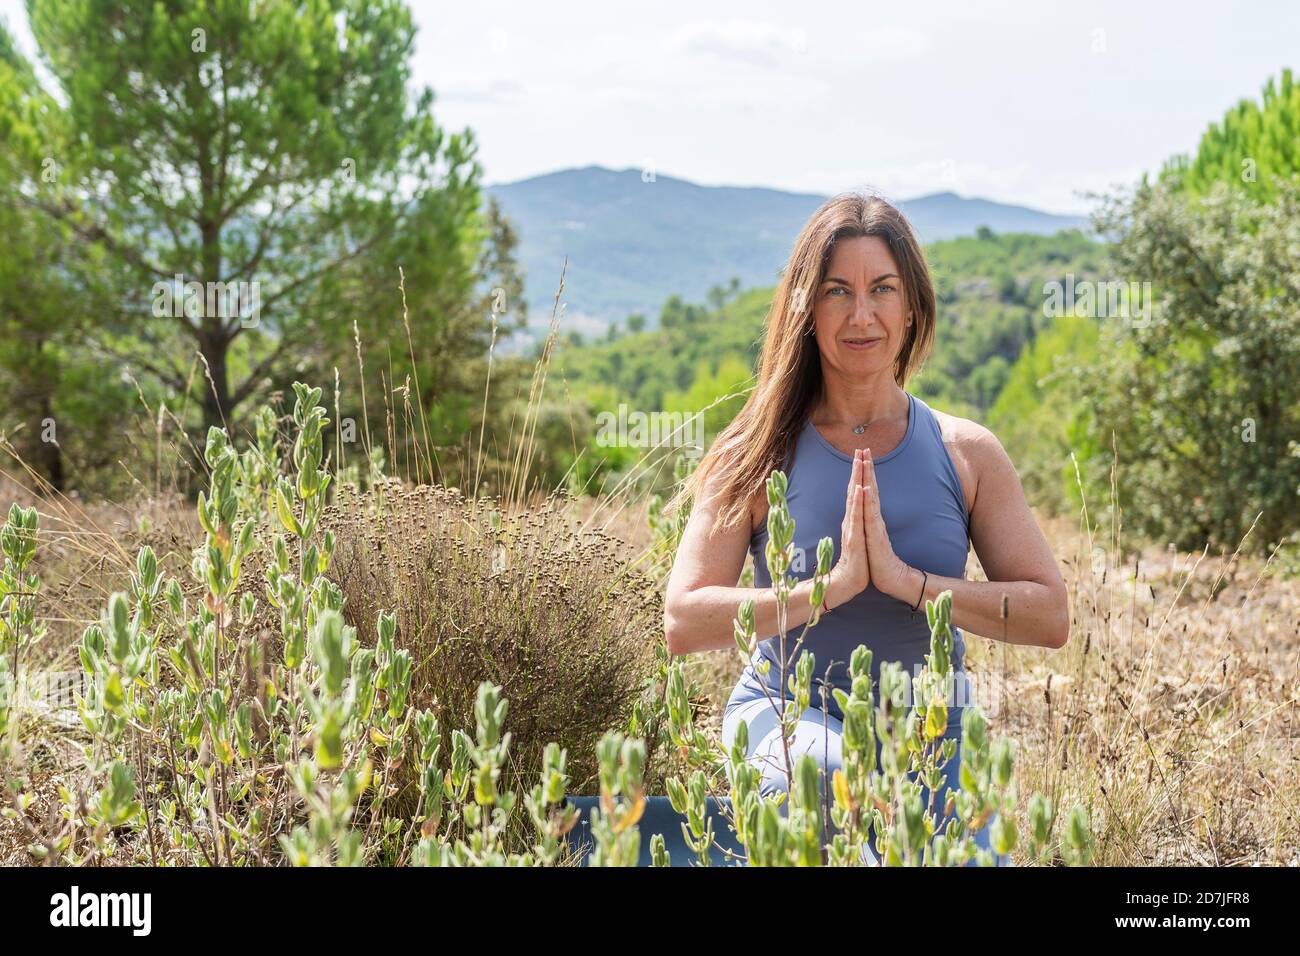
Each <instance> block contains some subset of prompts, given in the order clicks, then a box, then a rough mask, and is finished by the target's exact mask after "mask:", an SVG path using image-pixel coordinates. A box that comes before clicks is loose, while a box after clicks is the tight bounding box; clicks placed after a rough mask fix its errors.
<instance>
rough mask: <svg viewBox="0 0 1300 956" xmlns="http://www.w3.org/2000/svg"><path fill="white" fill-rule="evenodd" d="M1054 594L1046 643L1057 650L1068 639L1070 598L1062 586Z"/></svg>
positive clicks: (1066, 642)
mask: <svg viewBox="0 0 1300 956" xmlns="http://www.w3.org/2000/svg"><path fill="white" fill-rule="evenodd" d="M1054 596H1055V598H1056V600H1055V601H1054V603H1053V605H1052V611H1053V616H1052V626H1051V627H1050V628H1048V633H1047V641H1046V645H1047V646H1048V647H1050V648H1052V649H1053V650H1058V651H1059V650H1060V649H1061V648H1063V647H1065V645H1066V644H1068V643H1069V641H1070V598H1069V595H1068V594H1067V593H1066V591H1065V589H1064V588H1062V589H1061V590H1060V591H1059V592H1057V593H1056V594H1055V595H1054Z"/></svg>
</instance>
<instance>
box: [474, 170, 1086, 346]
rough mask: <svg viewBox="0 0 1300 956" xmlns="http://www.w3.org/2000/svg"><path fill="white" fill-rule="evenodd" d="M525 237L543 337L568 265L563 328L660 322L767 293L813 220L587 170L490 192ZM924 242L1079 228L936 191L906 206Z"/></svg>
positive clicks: (798, 204) (529, 292)
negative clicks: (671, 308)
mask: <svg viewBox="0 0 1300 956" xmlns="http://www.w3.org/2000/svg"><path fill="white" fill-rule="evenodd" d="M488 192H489V193H490V194H491V195H493V196H495V197H496V198H497V199H498V200H499V201H500V203H501V206H502V208H503V209H504V210H505V212H506V214H507V216H509V218H510V219H511V220H512V221H513V222H514V224H515V226H516V227H517V228H518V230H519V233H520V245H519V260H520V264H521V265H522V266H523V268H524V270H525V272H526V284H527V288H526V297H527V299H528V303H529V313H530V325H531V326H532V327H533V328H534V329H538V328H541V327H544V326H545V324H546V322H547V321H549V318H550V313H551V304H552V302H553V300H554V296H555V290H556V287H557V285H558V283H559V278H560V267H561V264H562V263H563V262H564V257H565V256H566V255H567V256H568V259H569V262H568V270H567V272H566V276H565V282H564V285H565V295H564V298H563V300H562V301H564V302H565V303H567V305H566V311H565V323H564V325H565V329H566V330H574V331H579V332H583V333H587V334H591V333H599V332H602V331H603V330H604V329H605V328H606V327H607V326H608V325H609V324H610V323H612V322H618V321H622V320H623V319H625V318H626V317H627V316H628V315H629V314H631V313H633V312H640V313H642V314H644V315H645V316H647V318H648V319H649V321H650V323H651V324H653V323H654V321H655V318H656V316H657V315H658V314H659V308H660V306H661V305H662V303H663V301H664V300H665V299H666V298H668V296H670V295H672V294H674V293H677V294H679V295H681V296H682V297H683V298H684V299H686V300H687V301H692V302H698V301H703V300H704V298H705V295H706V293H707V292H708V290H709V289H710V288H712V287H713V286H715V285H726V284H727V283H729V282H730V280H731V279H732V278H733V277H734V278H737V279H739V280H740V285H741V287H745V288H747V287H751V286H769V285H772V284H774V283H775V281H776V278H777V273H778V271H779V270H780V269H781V267H782V266H783V265H784V263H785V260H786V257H787V256H788V255H789V253H790V246H791V244H792V243H793V242H794V238H795V236H796V234H797V233H798V231H799V229H800V227H801V226H802V225H803V224H804V222H806V221H807V219H808V216H809V215H811V214H812V212H813V211H814V210H815V209H816V208H817V207H818V206H819V205H821V203H822V202H824V201H825V199H826V197H825V196H820V195H816V194H813V193H791V192H783V191H781V190H779V189H761V188H753V187H738V186H701V185H699V184H697V183H692V182H688V181H687V180H684V179H676V178H673V177H671V176H663V175H656V176H655V177H654V178H653V179H652V180H651V181H645V179H643V177H642V172H641V170H639V169H622V170H614V169H605V168H603V167H600V166H587V167H584V168H582V169H565V170H560V171H558V172H554V173H547V174H545V175H542V176H534V177H532V178H530V179H523V180H520V181H518V182H514V183H506V184H502V185H495V186H490V187H488ZM900 206H901V208H902V209H903V211H904V212H905V213H906V214H907V216H908V217H909V218H910V219H911V221H912V224H913V226H915V228H916V230H917V232H918V233H919V234H920V236H921V239H922V240H923V241H925V242H932V241H934V240H939V239H949V238H953V237H957V236H965V235H973V234H974V233H975V232H976V230H977V229H978V228H979V227H980V226H988V227H989V228H990V229H992V230H993V231H994V232H999V233H1000V232H1031V233H1038V234H1051V233H1055V232H1057V231H1059V230H1062V229H1071V228H1077V227H1081V226H1082V225H1083V220H1082V219H1079V218H1077V217H1072V216H1057V215H1052V214H1050V213H1045V212H1040V211H1038V210H1036V209H1028V208H1025V207H1022V206H1010V205H1006V204H1003V203H996V202H990V201H989V200H985V199H966V198H963V197H961V196H958V195H956V194H955V193H950V192H944V193H935V194H933V195H929V196H920V197H918V198H916V199H910V200H907V201H905V202H902V203H900Z"/></svg>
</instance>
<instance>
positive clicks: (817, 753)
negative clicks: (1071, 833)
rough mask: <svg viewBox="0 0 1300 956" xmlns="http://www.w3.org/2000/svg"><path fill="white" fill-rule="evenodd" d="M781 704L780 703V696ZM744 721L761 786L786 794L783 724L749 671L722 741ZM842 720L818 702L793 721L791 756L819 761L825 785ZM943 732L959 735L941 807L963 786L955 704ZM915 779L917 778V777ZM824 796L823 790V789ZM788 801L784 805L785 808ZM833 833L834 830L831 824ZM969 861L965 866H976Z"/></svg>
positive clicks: (981, 842) (999, 859)
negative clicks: (819, 705)
mask: <svg viewBox="0 0 1300 956" xmlns="http://www.w3.org/2000/svg"><path fill="white" fill-rule="evenodd" d="M777 703H778V704H780V703H781V702H780V701H778V702H777ZM742 720H743V721H745V723H746V725H747V729H748V731H749V750H748V753H747V755H746V756H747V759H748V761H749V763H750V764H752V765H753V766H755V767H757V768H758V769H759V771H760V773H762V778H761V780H760V782H759V791H760V792H761V793H762V794H764V795H765V796H774V795H776V794H777V793H782V792H784V791H785V790H786V789H787V782H786V776H785V757H784V753H783V750H782V747H781V729H780V727H779V726H778V723H777V715H776V711H775V709H774V708H773V707H772V704H771V703H770V702H769V701H768V699H767V697H766V696H764V694H763V691H762V688H761V687H760V686H759V685H758V684H757V681H756V679H755V678H753V677H751V676H750V674H749V672H748V671H746V673H745V675H743V676H742V677H741V679H740V681H739V683H737V684H736V688H735V690H733V691H732V693H731V698H730V699H729V700H728V701H727V708H726V711H725V713H724V714H723V718H722V743H723V745H724V746H725V747H727V749H728V750H730V749H731V746H732V744H734V743H735V740H736V728H737V725H738V724H739V723H740V721H742ZM843 733H844V725H843V724H842V723H841V722H840V720H839V718H837V717H835V716H834V715H832V714H828V713H826V712H824V711H823V710H822V709H821V708H820V707H815V706H810V707H809V708H808V709H807V710H805V711H804V712H803V713H802V714H801V715H800V716H799V722H798V724H796V725H795V731H794V737H793V739H792V740H791V742H790V758H791V760H797V759H798V757H799V755H800V754H805V753H806V754H809V755H810V756H812V758H813V759H814V760H816V761H817V765H818V766H819V767H820V768H821V769H822V770H823V771H824V773H823V774H822V775H821V776H820V780H819V783H820V784H821V785H823V786H824V784H825V781H827V780H829V779H831V777H832V776H833V775H834V773H835V771H836V770H838V769H840V768H841V767H843V765H844V758H843V749H842V736H843ZM945 736H955V737H956V739H957V752H956V753H955V754H954V755H953V758H952V759H951V760H949V761H948V763H947V765H946V766H945V767H944V786H943V794H941V795H940V798H939V800H937V801H936V805H937V806H940V807H942V806H943V805H944V803H945V798H946V794H947V792H948V791H949V790H952V789H955V788H958V787H960V783H959V781H960V779H961V778H960V776H959V774H960V772H961V749H962V748H961V711H960V710H959V709H957V708H952V709H951V710H950V711H949V718H948V729H947V731H946V733H945ZM879 746H880V745H879V744H877V751H876V756H877V760H878V759H879V756H880V751H879ZM913 779H915V778H913ZM929 798H930V792H929V790H928V789H925V790H923V791H922V799H924V800H926V801H927V802H928V801H929ZM823 799H825V793H824V791H823ZM784 807H785V804H782V808H783V809H784ZM991 823H992V821H991V820H990V821H989V823H986V824H985V826H984V828H983V829H981V830H980V831H979V832H978V833H976V834H975V843H976V845H978V846H979V847H981V848H982V849H985V850H988V849H991V847H990V846H989V824H991ZM832 832H834V831H833V829H832ZM866 854H867V856H866V857H865V860H866V862H869V863H875V862H876V855H875V854H874V853H873V852H872V850H871V848H870V847H868V848H867V849H866ZM994 861H995V863H996V864H997V865H998V866H1009V865H1010V863H1011V861H1010V858H1009V857H1007V856H1006V855H999V854H995V855H994ZM972 864H973V861H972V863H971V864H967V865H972Z"/></svg>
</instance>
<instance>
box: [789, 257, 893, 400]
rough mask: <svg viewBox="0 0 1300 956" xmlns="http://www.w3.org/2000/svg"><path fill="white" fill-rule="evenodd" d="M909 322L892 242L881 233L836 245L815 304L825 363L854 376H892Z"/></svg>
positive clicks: (816, 326)
mask: <svg viewBox="0 0 1300 956" xmlns="http://www.w3.org/2000/svg"><path fill="white" fill-rule="evenodd" d="M909 322H910V320H909V319H908V315H907V303H906V301H905V295H904V290H903V280H902V279H901V278H900V277H899V275H898V264H897V263H896V262H895V261H894V256H893V254H892V253H890V251H889V245H888V243H886V242H885V240H883V239H881V238H880V237H879V236H859V237H858V238H856V239H841V240H840V241H839V242H837V243H835V248H834V249H833V250H832V252H831V258H830V262H828V263H827V265H826V277H825V278H824V279H823V280H822V283H821V285H820V286H818V288H817V291H816V301H815V304H814V306H813V326H814V328H815V331H816V336H817V348H818V349H820V351H821V357H822V364H823V365H824V366H829V367H831V368H833V369H835V370H836V371H838V372H840V373H842V374H844V375H845V376H848V377H851V378H861V377H870V376H874V375H877V374H880V373H881V372H885V373H886V374H888V375H890V377H891V378H892V376H893V368H894V362H895V360H896V359H897V358H898V353H899V352H900V351H901V350H902V348H903V342H904V341H905V339H906V337H907V332H908V324H909Z"/></svg>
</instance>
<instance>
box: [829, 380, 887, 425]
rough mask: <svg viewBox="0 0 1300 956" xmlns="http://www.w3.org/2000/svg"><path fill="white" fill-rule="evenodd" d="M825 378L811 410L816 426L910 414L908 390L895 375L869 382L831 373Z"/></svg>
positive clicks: (860, 423)
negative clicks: (894, 377)
mask: <svg viewBox="0 0 1300 956" xmlns="http://www.w3.org/2000/svg"><path fill="white" fill-rule="evenodd" d="M822 381H823V383H824V387H823V391H822V398H821V401H820V402H818V403H817V405H816V407H814V409H813V413H812V418H813V424H815V425H848V426H849V427H853V426H855V425H862V424H865V423H867V422H874V421H882V420H887V419H890V418H895V417H899V416H902V417H906V415H907V409H908V401H907V393H906V392H905V391H903V390H902V389H901V388H899V387H898V383H897V382H895V381H894V379H893V376H892V375H887V376H882V377H880V378H877V379H874V380H870V381H863V380H861V379H857V380H850V381H846V380H844V379H843V378H841V377H840V376H838V375H835V374H834V373H832V374H830V375H827V376H825V377H824V378H823V379H822Z"/></svg>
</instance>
